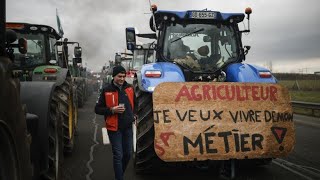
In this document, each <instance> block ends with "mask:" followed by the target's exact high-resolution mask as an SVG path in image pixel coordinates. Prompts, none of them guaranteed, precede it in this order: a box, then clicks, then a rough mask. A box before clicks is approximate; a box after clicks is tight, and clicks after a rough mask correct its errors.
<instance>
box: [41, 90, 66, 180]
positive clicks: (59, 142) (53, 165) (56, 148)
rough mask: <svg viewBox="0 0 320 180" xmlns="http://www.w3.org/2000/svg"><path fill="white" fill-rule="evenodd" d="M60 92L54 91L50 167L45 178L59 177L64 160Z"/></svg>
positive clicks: (51, 117) (50, 121)
mask: <svg viewBox="0 0 320 180" xmlns="http://www.w3.org/2000/svg"><path fill="white" fill-rule="evenodd" d="M59 106H60V104H59V94H58V92H57V91H55V92H54V96H53V99H52V101H51V104H50V115H49V117H50V120H49V154H48V156H49V157H48V159H49V169H48V171H47V172H46V174H44V177H43V178H44V179H49V180H52V179H59V178H60V177H61V166H62V161H63V122H62V120H63V116H62V114H61V113H60V111H59V109H60V108H59Z"/></svg>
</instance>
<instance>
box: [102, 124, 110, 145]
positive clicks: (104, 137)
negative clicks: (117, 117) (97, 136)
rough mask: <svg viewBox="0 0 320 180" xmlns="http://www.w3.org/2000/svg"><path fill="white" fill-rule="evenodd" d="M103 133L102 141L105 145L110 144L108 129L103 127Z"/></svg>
mask: <svg viewBox="0 0 320 180" xmlns="http://www.w3.org/2000/svg"><path fill="white" fill-rule="evenodd" d="M101 132H102V141H103V144H104V145H107V144H110V140H109V136H108V130H107V128H105V127H103V128H102V129H101Z"/></svg>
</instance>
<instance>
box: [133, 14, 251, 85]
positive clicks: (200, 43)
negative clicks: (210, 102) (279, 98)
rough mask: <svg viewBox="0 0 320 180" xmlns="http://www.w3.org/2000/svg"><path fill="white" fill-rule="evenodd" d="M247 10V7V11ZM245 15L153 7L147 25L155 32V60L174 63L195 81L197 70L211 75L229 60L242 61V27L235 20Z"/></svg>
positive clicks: (240, 19) (240, 20)
mask: <svg viewBox="0 0 320 180" xmlns="http://www.w3.org/2000/svg"><path fill="white" fill-rule="evenodd" d="M250 13H251V12H249V11H248V15H249V14H250ZM244 17H245V15H244V14H243V13H220V12H217V11H209V10H203V11H163V10H158V11H157V10H154V12H153V16H152V17H151V19H150V28H151V29H152V30H153V31H155V32H156V34H155V35H157V45H156V59H157V62H171V63H174V64H177V65H178V66H179V67H180V68H181V69H183V72H184V74H185V77H190V79H188V80H187V81H194V80H195V79H197V78H196V77H197V75H199V74H201V75H204V74H208V75H211V76H212V75H213V74H217V73H220V70H223V69H224V68H226V67H227V65H229V64H231V63H237V62H242V61H243V60H244V59H245V53H244V49H243V48H242V42H241V34H242V32H243V31H240V30H239V28H238V23H240V22H242V21H243V19H244ZM248 17H249V16H248ZM248 31H249V30H246V32H248ZM128 33H129V34H130V33H131V34H134V33H135V32H134V29H129V28H127V34H128ZM128 37H130V35H127V48H130V47H134V46H133V45H135V42H130V41H129V42H128ZM131 39H132V40H135V39H134V38H131ZM129 40H130V38H129ZM190 74H191V75H190ZM192 74H193V75H192ZM195 74H197V75H195ZM208 80H209V81H210V80H212V79H210V78H209V79H208Z"/></svg>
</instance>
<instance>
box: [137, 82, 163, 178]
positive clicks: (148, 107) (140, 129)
mask: <svg viewBox="0 0 320 180" xmlns="http://www.w3.org/2000/svg"><path fill="white" fill-rule="evenodd" d="M133 85H134V89H135V94H136V97H137V99H138V107H137V108H138V117H139V118H138V120H137V134H136V141H137V142H136V152H135V156H134V167H135V171H136V173H152V172H153V171H157V169H156V167H159V166H160V165H161V163H162V162H163V161H161V160H160V159H159V158H158V156H157V155H156V153H155V151H154V124H153V106H152V94H151V93H146V92H143V91H141V90H140V89H139V87H138V83H137V79H136V78H135V79H134V81H133Z"/></svg>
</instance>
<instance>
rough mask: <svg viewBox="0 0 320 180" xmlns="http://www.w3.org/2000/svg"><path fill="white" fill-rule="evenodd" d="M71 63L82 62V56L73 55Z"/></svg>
mask: <svg viewBox="0 0 320 180" xmlns="http://www.w3.org/2000/svg"><path fill="white" fill-rule="evenodd" d="M73 63H76V64H81V63H82V58H81V57H78V58H77V57H75V58H73Z"/></svg>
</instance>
